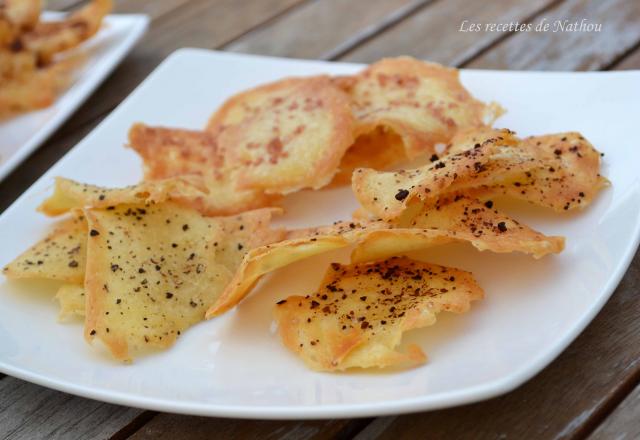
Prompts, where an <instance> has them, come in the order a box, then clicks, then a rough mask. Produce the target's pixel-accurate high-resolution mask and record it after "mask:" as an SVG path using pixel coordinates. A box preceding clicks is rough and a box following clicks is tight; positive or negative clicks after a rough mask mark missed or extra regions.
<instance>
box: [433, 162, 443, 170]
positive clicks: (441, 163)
mask: <svg viewBox="0 0 640 440" xmlns="http://www.w3.org/2000/svg"><path fill="white" fill-rule="evenodd" d="M444 167H445V165H444V162H438V163H437V164H436V166H435V169H436V170H438V169H440V168H444Z"/></svg>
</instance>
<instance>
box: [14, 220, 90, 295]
mask: <svg viewBox="0 0 640 440" xmlns="http://www.w3.org/2000/svg"><path fill="white" fill-rule="evenodd" d="M86 242H87V226H86V221H85V219H84V217H83V216H79V217H72V218H69V219H65V220H63V221H61V222H60V223H59V224H58V225H57V226H56V227H55V229H54V230H53V231H52V232H51V233H49V234H48V235H47V236H46V237H45V238H44V239H42V240H41V241H39V242H38V243H36V244H35V245H33V246H32V247H31V248H30V249H28V250H27V251H26V252H24V253H23V254H22V255H20V256H19V257H18V258H16V259H15V260H13V261H12V262H11V263H9V264H8V265H7V266H6V267H5V268H4V269H3V273H4V275H5V276H6V277H7V278H10V279H22V278H41V279H49V280H59V281H64V282H67V283H79V284H81V283H82V282H83V281H84V270H85V261H86Z"/></svg>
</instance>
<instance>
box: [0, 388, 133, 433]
mask: <svg viewBox="0 0 640 440" xmlns="http://www.w3.org/2000/svg"><path fill="white" fill-rule="evenodd" d="M0 395H2V399H1V400H0V436H1V437H2V438H11V439H14V440H22V439H28V440H32V439H33V440H35V439H86V438H108V437H109V436H111V435H113V434H114V433H115V432H117V431H118V430H119V429H120V428H121V427H122V425H123V424H125V423H127V422H128V421H129V420H131V419H132V418H133V417H135V416H136V415H137V414H138V413H140V410H137V409H132V408H126V407H123V406H116V405H109V404H106V403H101V402H97V401H95V400H89V399H82V398H79V397H74V396H71V395H69V394H64V393H59V392H57V391H53V390H49V389H46V388H42V387H40V386H37V385H33V384H30V383H27V382H23V381H21V380H18V379H15V378H13V377H5V378H4V379H3V380H1V381H0Z"/></svg>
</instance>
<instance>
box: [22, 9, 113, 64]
mask: <svg viewBox="0 0 640 440" xmlns="http://www.w3.org/2000/svg"><path fill="white" fill-rule="evenodd" d="M111 8H112V2H111V0H93V1H92V2H90V3H89V4H87V5H86V6H84V7H82V8H81V9H79V10H78V11H76V12H74V13H72V14H70V15H69V16H68V17H67V18H65V19H64V20H61V21H47V22H38V23H37V24H36V25H35V26H34V27H33V29H32V30H30V31H28V32H26V33H24V34H22V35H21V36H20V41H21V44H22V46H24V47H25V48H26V49H27V50H29V51H30V52H33V53H35V54H37V56H38V59H39V60H40V62H41V63H49V62H51V60H52V59H53V56H54V55H55V54H57V53H59V52H62V51H65V50H68V49H71V48H73V47H76V46H78V45H79V44H80V43H82V42H83V41H85V40H87V39H88V38H90V37H92V36H93V35H94V34H95V33H96V32H98V30H99V29H100V25H101V24H102V19H103V18H104V16H105V15H107V14H108V13H109V11H111Z"/></svg>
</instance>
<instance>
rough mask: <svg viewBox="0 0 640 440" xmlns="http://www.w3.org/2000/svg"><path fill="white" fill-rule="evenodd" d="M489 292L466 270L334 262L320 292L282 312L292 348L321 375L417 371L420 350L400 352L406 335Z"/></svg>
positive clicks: (406, 262) (278, 314) (395, 261)
mask: <svg viewBox="0 0 640 440" xmlns="http://www.w3.org/2000/svg"><path fill="white" fill-rule="evenodd" d="M483 296H484V292H483V291H482V289H481V288H480V286H478V285H477V283H476V281H475V280H474V279H473V276H472V275H471V274H470V273H468V272H464V271H462V270H458V269H453V268H447V267H443V266H437V265H435V264H428V263H423V262H419V261H414V260H410V259H407V258H392V259H389V260H386V261H381V262H375V263H368V264H352V265H348V266H343V265H340V264H337V263H334V264H332V266H331V268H330V269H329V270H328V272H327V274H326V276H325V278H324V280H323V281H322V283H321V286H320V288H319V290H318V292H317V293H315V294H312V295H308V296H306V297H303V296H292V297H289V298H287V299H285V300H282V301H279V302H278V304H277V305H276V308H275V318H276V321H277V322H278V326H279V329H280V335H281V336H282V340H283V343H284V345H285V346H286V347H287V348H289V349H290V350H291V351H293V352H295V353H297V354H298V355H299V356H300V357H302V359H303V360H304V361H305V363H306V364H307V365H309V366H310V367H311V368H313V369H314V370H318V371H341V370H345V369H348V368H373V367H378V368H385V367H398V366H415V365H419V364H421V363H423V362H424V361H425V360H426V356H425V355H424V353H423V352H422V350H420V348H419V347H417V346H410V348H408V349H407V350H406V351H405V352H402V351H399V350H398V349H397V348H398V346H399V345H400V343H401V339H402V334H403V333H404V332H405V331H407V330H411V329H414V328H420V327H426V326H430V325H433V324H434V323H435V322H436V315H437V314H438V313H439V312H441V311H450V312H455V313H464V312H466V311H468V310H469V307H470V305H471V301H474V300H478V299H481V298H482V297H483Z"/></svg>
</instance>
